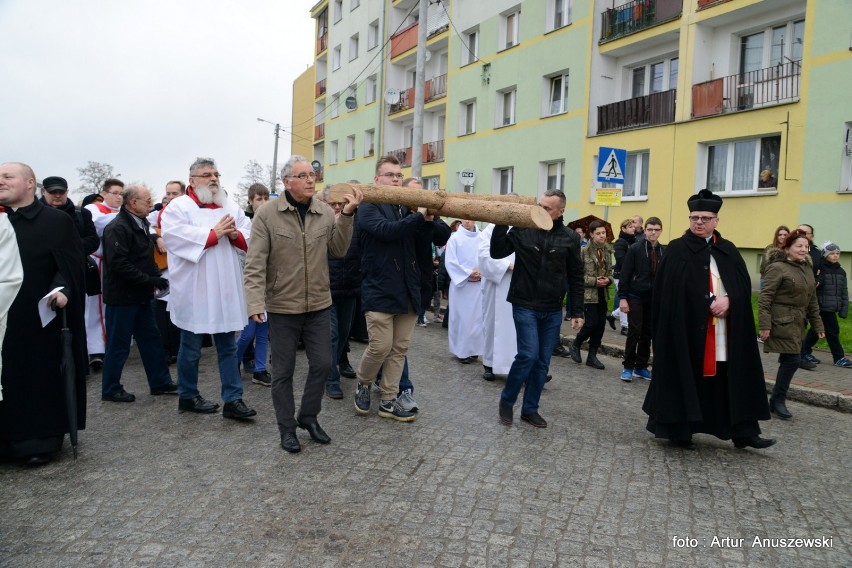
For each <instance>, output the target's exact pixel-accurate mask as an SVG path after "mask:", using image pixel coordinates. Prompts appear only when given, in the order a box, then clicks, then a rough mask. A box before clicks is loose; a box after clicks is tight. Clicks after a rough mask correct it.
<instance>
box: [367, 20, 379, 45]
mask: <svg viewBox="0 0 852 568" xmlns="http://www.w3.org/2000/svg"><path fill="white" fill-rule="evenodd" d="M378 45H379V21H378V20H376V21H375V22H373V23H372V24H370V27H369V29H368V30H367V51H370V50H372V49H375V48H376V47H377V46H378Z"/></svg>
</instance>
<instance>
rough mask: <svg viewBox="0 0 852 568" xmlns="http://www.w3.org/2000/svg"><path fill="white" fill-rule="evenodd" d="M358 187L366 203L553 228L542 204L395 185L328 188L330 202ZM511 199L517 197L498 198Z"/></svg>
mask: <svg viewBox="0 0 852 568" xmlns="http://www.w3.org/2000/svg"><path fill="white" fill-rule="evenodd" d="M355 187H357V188H358V189H360V190H361V192H362V193H363V194H364V201H365V202H367V203H389V204H392V205H405V206H406V207H408V208H410V209H416V208H418V207H426V208H427V209H429V210H430V212H434V213H435V214H436V215H440V216H442V217H455V218H458V219H471V220H473V221H484V222H487V223H495V224H497V225H512V226H514V227H525V228H530V229H544V230H546V231H549V230H550V229H551V228H553V220H552V219H551V218H550V215H549V214H548V213H547V211H545V210H544V209H542V208H541V207H540V206H539V205H535V204H532V205H530V204H528V203H517V202H515V203H513V202H511V201H509V200H505V199H503V200H494V199H469V197H470V194H468V193H446V192H443V191H431V190H428V189H413V188H410V187H399V186H395V185H373V184H366V183H363V184H348V183H338V184H334V185H333V186H331V187H330V188H329V192H328V199H329V201H336V202H342V201H343V196H344V195H346V194H347V193H352V191H353V188H355ZM495 197H497V196H495ZM499 197H510V198H513V199H514V196H505V195H504V196H499Z"/></svg>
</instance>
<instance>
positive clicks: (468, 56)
mask: <svg viewBox="0 0 852 568" xmlns="http://www.w3.org/2000/svg"><path fill="white" fill-rule="evenodd" d="M462 39H463V45H462V48H461V54H462V60H461V64H462V66H465V65H470V64H471V63H475V62H476V61H478V60H479V27H476V28H472V29H470V30H468V31H466V32H464V33H463V34H462ZM471 46H472V47H473V48H472V49H471Z"/></svg>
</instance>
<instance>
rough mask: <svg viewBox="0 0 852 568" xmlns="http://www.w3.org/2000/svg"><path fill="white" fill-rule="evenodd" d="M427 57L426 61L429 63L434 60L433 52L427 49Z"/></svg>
mask: <svg viewBox="0 0 852 568" xmlns="http://www.w3.org/2000/svg"><path fill="white" fill-rule="evenodd" d="M425 56H426V61H429V60H430V59H432V52H431V51H429V50H428V49H427V50H426V53H425Z"/></svg>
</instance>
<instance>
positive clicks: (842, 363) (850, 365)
mask: <svg viewBox="0 0 852 568" xmlns="http://www.w3.org/2000/svg"><path fill="white" fill-rule="evenodd" d="M834 366H835V367H843V368H844V369H852V361H850V360H849V359H847V358H846V357H841V358H840V359H838V360H837V361H835V362H834Z"/></svg>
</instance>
